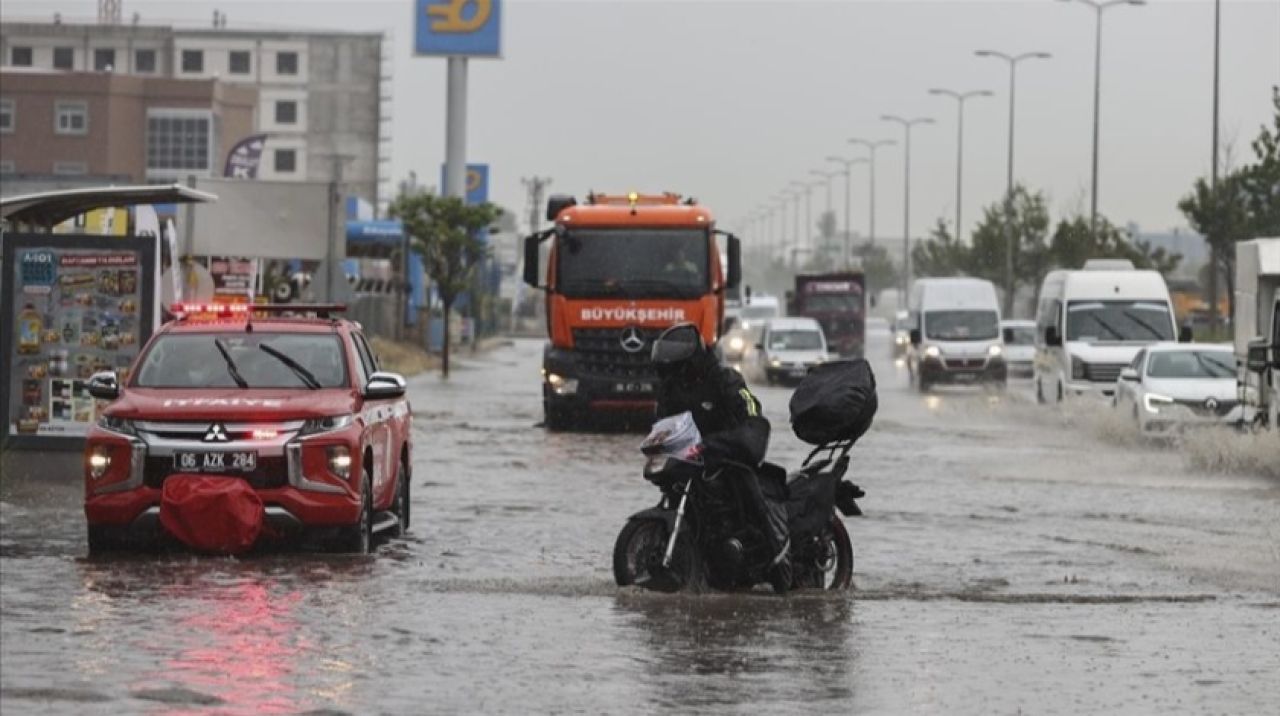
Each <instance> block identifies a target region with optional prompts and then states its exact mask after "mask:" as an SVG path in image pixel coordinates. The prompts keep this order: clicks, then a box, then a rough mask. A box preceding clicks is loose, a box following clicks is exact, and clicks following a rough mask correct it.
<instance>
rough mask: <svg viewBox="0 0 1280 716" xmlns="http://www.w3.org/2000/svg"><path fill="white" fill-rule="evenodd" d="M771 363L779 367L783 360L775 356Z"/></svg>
mask: <svg viewBox="0 0 1280 716" xmlns="http://www.w3.org/2000/svg"><path fill="white" fill-rule="evenodd" d="M769 365H771V366H773V367H774V368H777V367H779V366H781V365H782V361H780V360H778V359H777V358H774V359H772V360H770V361H769Z"/></svg>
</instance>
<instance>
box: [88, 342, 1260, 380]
mask: <svg viewBox="0 0 1280 716" xmlns="http://www.w3.org/2000/svg"><path fill="white" fill-rule="evenodd" d="M1267 348H1268V346H1267V341H1266V339H1265V338H1260V339H1258V340H1254V341H1249V353H1248V355H1247V358H1246V360H1245V367H1247V368H1248V369H1249V372H1250V373H1261V372H1263V371H1264V370H1266V369H1267V366H1268V364H1269V361H1268V360H1267V353H1268V350H1267ZM95 377H96V376H95ZM90 392H92V389H90Z"/></svg>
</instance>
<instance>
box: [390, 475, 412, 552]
mask: <svg viewBox="0 0 1280 716" xmlns="http://www.w3.org/2000/svg"><path fill="white" fill-rule="evenodd" d="M409 482H410V478H409V466H408V465H406V464H404V461H401V462H400V469H399V471H398V472H397V473H396V499H395V502H394V503H393V504H392V507H391V511H392V512H394V513H395V515H396V517H398V518H400V524H399V526H397V527H396V528H395V529H394V530H393V531H392V533H391V536H393V537H403V536H404V534H405V533H406V532H408V531H409V517H410V506H409Z"/></svg>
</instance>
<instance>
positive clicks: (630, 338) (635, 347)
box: [618, 326, 644, 353]
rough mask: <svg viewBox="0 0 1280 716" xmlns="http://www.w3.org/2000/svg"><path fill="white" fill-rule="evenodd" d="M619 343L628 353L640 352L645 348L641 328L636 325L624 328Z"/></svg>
mask: <svg viewBox="0 0 1280 716" xmlns="http://www.w3.org/2000/svg"><path fill="white" fill-rule="evenodd" d="M618 343H619V344H620V345H621V346H622V350H624V351H626V352H628V353H639V352H640V351H642V350H644V336H642V335H640V329H639V328H636V327H635V326H629V327H627V328H624V329H622V336H621V337H620V338H619V339H618Z"/></svg>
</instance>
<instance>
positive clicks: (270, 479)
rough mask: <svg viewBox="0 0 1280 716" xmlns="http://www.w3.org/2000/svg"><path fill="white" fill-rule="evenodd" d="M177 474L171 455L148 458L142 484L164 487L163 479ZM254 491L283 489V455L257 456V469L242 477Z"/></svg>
mask: <svg viewBox="0 0 1280 716" xmlns="http://www.w3.org/2000/svg"><path fill="white" fill-rule="evenodd" d="M176 472H178V471H177V470H175V469H174V467H173V457H172V456H171V455H163V456H161V455H157V456H152V457H148V458H147V461H146V462H145V463H144V466H143V469H142V483H143V484H144V485H146V486H147V487H154V488H156V489H159V488H161V487H164V481H165V478H167V477H168V476H169V475H171V474H173V473H176ZM242 477H243V478H244V479H245V480H248V482H249V484H250V485H251V486H253V487H254V488H256V489H259V490H261V489H265V488H271V487H284V486H285V485H287V484H288V483H289V468H288V463H287V460H286V458H285V457H284V456H283V455H274V456H265V455H259V456H258V467H257V468H256V469H254V471H253V472H250V473H245V474H244V475H243V476H242Z"/></svg>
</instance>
